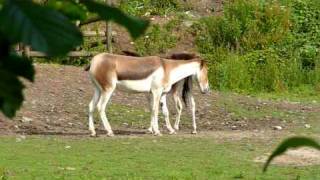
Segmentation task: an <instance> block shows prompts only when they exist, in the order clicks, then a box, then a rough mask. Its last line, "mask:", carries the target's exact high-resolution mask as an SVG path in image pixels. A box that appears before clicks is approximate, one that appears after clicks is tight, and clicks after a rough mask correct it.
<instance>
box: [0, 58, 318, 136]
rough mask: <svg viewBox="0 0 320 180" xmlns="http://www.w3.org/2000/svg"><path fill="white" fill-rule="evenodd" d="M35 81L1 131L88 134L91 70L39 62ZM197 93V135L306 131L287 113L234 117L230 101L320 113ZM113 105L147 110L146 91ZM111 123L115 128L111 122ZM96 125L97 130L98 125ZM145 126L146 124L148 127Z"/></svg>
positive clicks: (185, 126)
mask: <svg viewBox="0 0 320 180" xmlns="http://www.w3.org/2000/svg"><path fill="white" fill-rule="evenodd" d="M35 79H36V81H35V83H28V82H26V85H27V88H26V90H25V97H26V100H25V102H24V104H23V107H22V108H21V110H20V111H19V112H18V114H17V116H16V117H15V118H14V119H13V120H8V119H6V118H5V117H3V116H1V118H0V133H1V134H8V133H9V134H10V133H23V134H66V135H67V134H71V135H72V134H87V133H88V130H87V108H88V103H89V101H90V99H91V97H92V94H93V87H92V85H91V82H90V81H89V79H88V74H87V72H85V71H83V68H80V67H73V66H61V65H53V64H36V78H35ZM193 94H194V96H195V100H196V104H197V111H196V116H197V123H198V129H199V131H211V130H212V131H252V132H259V131H268V130H271V131H272V130H273V131H276V130H274V129H277V128H276V127H275V126H281V128H283V129H284V130H290V129H292V128H294V127H296V126H299V127H303V125H304V123H305V122H306V120H301V121H288V120H286V119H285V118H286V116H288V115H284V116H283V118H282V116H279V117H278V116H272V115H270V116H268V115H262V116H259V117H255V116H249V115H248V116H245V115H240V116H239V115H235V112H233V111H237V109H234V107H232V106H230V102H232V103H234V102H235V103H236V104H235V106H242V107H243V108H245V110H246V112H250V110H254V111H253V112H254V113H255V112H256V110H257V113H259V111H264V110H265V109H267V110H268V111H266V113H269V111H272V110H277V111H279V110H281V111H284V112H292V113H302V114H314V113H318V112H320V108H319V106H317V105H310V104H307V105H305V104H301V103H289V102H280V101H263V100H259V99H257V98H252V97H248V96H241V95H232V94H229V95H225V94H222V93H219V92H215V91H214V92H212V93H211V94H209V95H203V94H201V93H199V92H198V90H196V89H195V90H194V92H193ZM168 99H169V108H170V112H171V114H172V116H171V121H172V123H173V122H174V115H175V108H174V105H173V103H172V98H171V96H169V97H168ZM226 99H229V101H230V102H228V101H226ZM111 103H113V104H120V105H125V106H128V107H131V108H138V109H142V110H144V111H146V112H147V111H148V103H147V97H146V94H143V93H141V94H129V93H124V92H121V91H116V92H115V94H114V95H113V97H112V100H111ZM270 108H271V109H270ZM246 112H245V113H246ZM183 113H184V114H188V111H186V109H185V110H184V112H183ZM298 118H299V117H298ZM307 118H308V117H307ZM137 119H138V117H137ZM137 121H139V120H137ZM182 121H188V122H189V121H191V120H190V116H188V115H184V119H183V120H182ZM110 122H111V125H112V124H113V122H112V119H111V120H110ZM97 124H98V125H97V127H99V124H100V122H99V123H98V122H97ZM147 126H148V124H146V125H145V127H147ZM113 127H114V126H113ZM126 127H127V128H126ZM99 128H101V127H99ZM114 129H115V130H116V132H117V130H118V132H119V133H121V131H123V130H131V129H133V130H134V131H137V132H141V131H143V132H144V129H141V128H140V129H139V128H137V127H134V126H132V127H128V126H124V127H119V126H118V127H117V126H116V127H114ZM181 129H182V130H186V131H191V127H190V123H183V122H182V127H181Z"/></svg>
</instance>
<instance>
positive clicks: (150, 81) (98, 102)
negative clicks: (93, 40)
mask: <svg viewBox="0 0 320 180" xmlns="http://www.w3.org/2000/svg"><path fill="white" fill-rule="evenodd" d="M88 70H89V75H90V78H91V80H92V82H93V85H94V87H95V92H94V96H93V98H92V100H91V102H90V104H89V130H90V131H91V135H92V136H95V135H96V131H95V127H94V121H93V113H94V110H95V108H96V107H97V109H98V111H99V115H100V118H101V120H102V122H103V125H104V127H105V130H106V131H107V135H108V136H113V135H114V134H113V131H112V129H111V126H110V124H109V122H108V119H107V116H106V112H105V109H106V105H107V103H108V101H109V100H110V97H111V95H112V93H113V91H114V90H115V89H116V87H117V86H118V87H119V88H120V89H123V90H129V91H131V92H145V93H151V94H152V103H151V107H152V108H151V121H150V126H151V130H152V132H153V133H154V134H155V135H161V133H160V130H159V125H158V110H159V102H160V99H161V97H162V96H163V95H165V94H166V93H168V92H169V91H170V90H171V88H172V85H173V84H175V83H176V82H178V81H180V80H182V79H184V78H186V77H188V76H194V77H195V79H196V80H197V82H198V85H199V88H200V90H201V92H203V93H206V92H208V91H209V83H208V76H207V74H208V69H207V65H206V63H205V61H203V60H199V59H192V60H181V61H176V60H170V59H164V58H160V57H157V56H149V57H130V56H122V55H114V54H108V53H101V54H98V55H96V56H94V57H93V59H92V61H91V65H90V67H89V68H88Z"/></svg>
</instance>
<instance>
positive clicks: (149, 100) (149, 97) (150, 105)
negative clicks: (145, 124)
mask: <svg viewBox="0 0 320 180" xmlns="http://www.w3.org/2000/svg"><path fill="white" fill-rule="evenodd" d="M151 96H152V94H151V93H150V94H148V96H147V98H148V103H149V110H150V112H152V100H151ZM152 127H153V119H152V118H151V121H150V127H149V128H148V131H149V132H150V133H152V134H153V129H152Z"/></svg>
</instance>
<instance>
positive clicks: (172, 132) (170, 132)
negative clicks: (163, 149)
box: [169, 130, 177, 135]
mask: <svg viewBox="0 0 320 180" xmlns="http://www.w3.org/2000/svg"><path fill="white" fill-rule="evenodd" d="M169 134H170V135H173V134H177V133H176V131H174V130H172V131H169Z"/></svg>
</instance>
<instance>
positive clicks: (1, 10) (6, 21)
mask: <svg viewBox="0 0 320 180" xmlns="http://www.w3.org/2000/svg"><path fill="white" fill-rule="evenodd" d="M45 4H46V5H40V4H37V3H35V2H33V1H31V0H23V1H21V0H0V23H1V26H0V110H1V111H2V112H3V113H4V114H5V115H6V116H7V117H10V118H12V117H14V116H15V113H16V110H18V109H19V108H20V106H21V104H22V101H23V93H22V90H23V88H24V85H23V84H22V82H21V81H20V80H19V79H18V77H19V76H21V77H24V78H26V79H28V80H30V81H33V78H34V73H35V70H34V67H33V65H32V62H31V61H30V60H29V59H27V58H25V57H21V56H18V55H16V54H15V52H14V51H13V50H12V47H13V45H15V44H17V43H23V44H24V45H28V46H31V48H33V49H34V50H37V51H41V52H43V53H45V54H47V55H49V56H53V57H57V56H63V55H66V54H67V53H68V52H69V51H71V50H72V49H73V48H75V47H77V46H79V45H81V44H82V43H83V36H82V33H81V32H80V30H79V28H78V27H77V26H75V24H74V23H72V22H71V20H77V19H79V20H84V19H85V18H86V17H87V16H86V14H87V13H88V11H89V12H90V13H95V14H97V15H98V16H99V17H100V18H101V19H103V20H107V21H109V20H112V21H115V22H116V23H118V24H120V25H123V26H124V27H126V28H127V29H128V31H129V32H130V34H131V36H132V37H133V38H137V37H138V36H139V35H141V34H142V33H144V31H145V30H146V28H147V26H148V21H146V20H142V19H138V18H135V17H132V16H128V15H126V14H124V13H123V12H121V11H120V10H119V9H117V8H114V7H110V6H107V5H104V4H101V3H98V2H95V1H91V0H87V1H82V0H81V1H80V2H78V1H76V0H67V1H62V0H50V1H49V3H45ZM68 7H69V8H68Z"/></svg>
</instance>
